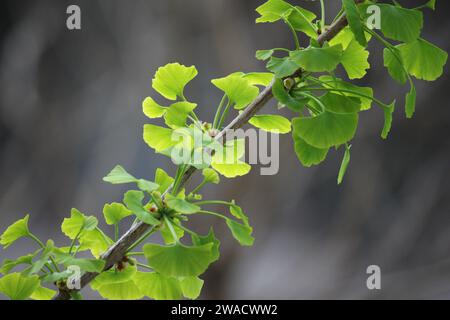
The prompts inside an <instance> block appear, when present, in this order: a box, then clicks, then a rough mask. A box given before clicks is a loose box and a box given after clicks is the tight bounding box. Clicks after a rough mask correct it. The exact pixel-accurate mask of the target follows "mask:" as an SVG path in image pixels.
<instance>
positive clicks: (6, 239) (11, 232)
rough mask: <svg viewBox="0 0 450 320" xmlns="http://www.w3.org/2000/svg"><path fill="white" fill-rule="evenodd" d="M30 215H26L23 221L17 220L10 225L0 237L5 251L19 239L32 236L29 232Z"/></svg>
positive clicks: (0, 242)
mask: <svg viewBox="0 0 450 320" xmlns="http://www.w3.org/2000/svg"><path fill="white" fill-rule="evenodd" d="M29 218H30V216H29V215H26V216H25V217H24V218H23V219H20V220H17V221H16V222H14V223H13V224H12V225H10V226H9V227H8V228H7V229H6V230H5V232H3V234H2V235H1V236H0V244H1V245H2V246H3V248H4V249H6V248H8V247H9V246H10V245H12V244H13V243H14V242H16V241H17V240H18V239H20V238H23V237H27V236H28V235H29V234H30V231H29V230H28V219H29Z"/></svg>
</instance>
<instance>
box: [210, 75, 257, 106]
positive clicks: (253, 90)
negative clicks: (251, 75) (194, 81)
mask: <svg viewBox="0 0 450 320" xmlns="http://www.w3.org/2000/svg"><path fill="white" fill-rule="evenodd" d="M211 82H212V83H213V84H214V85H215V86H216V87H217V88H219V89H220V90H222V91H223V92H225V94H226V95H227V97H228V99H229V100H230V102H231V103H233V104H234V105H235V108H236V109H243V108H245V107H246V106H247V105H248V104H249V103H250V102H252V101H253V100H254V99H255V98H256V96H258V94H259V89H258V88H257V87H255V86H254V85H252V84H250V81H249V80H247V79H245V78H243V77H242V76H240V75H237V74H231V75H229V76H227V77H225V78H220V79H213V80H211Z"/></svg>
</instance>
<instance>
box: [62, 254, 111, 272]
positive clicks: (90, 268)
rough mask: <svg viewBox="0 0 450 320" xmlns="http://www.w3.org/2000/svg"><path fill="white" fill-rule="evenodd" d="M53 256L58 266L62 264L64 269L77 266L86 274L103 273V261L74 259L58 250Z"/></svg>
mask: <svg viewBox="0 0 450 320" xmlns="http://www.w3.org/2000/svg"><path fill="white" fill-rule="evenodd" d="M53 255H54V256H55V259H56V261H57V262H58V264H62V265H64V266H66V267H68V266H78V267H80V268H81V270H83V271H87V272H97V273H100V272H102V271H103V268H104V267H105V261H103V260H97V259H79V258H74V257H72V256H71V255H70V254H67V253H64V252H62V251H60V250H58V249H55V250H54V251H53Z"/></svg>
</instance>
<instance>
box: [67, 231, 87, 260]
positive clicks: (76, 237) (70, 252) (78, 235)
mask: <svg viewBox="0 0 450 320" xmlns="http://www.w3.org/2000/svg"><path fill="white" fill-rule="evenodd" d="M83 228H84V225H83V226H81V228H80V230H79V231H78V233H77V235H76V236H75V238H73V240H72V243H71V244H70V248H69V254H72V250H73V247H74V246H75V242H76V241H77V240H78V238H79V237H80V234H81V232H83Z"/></svg>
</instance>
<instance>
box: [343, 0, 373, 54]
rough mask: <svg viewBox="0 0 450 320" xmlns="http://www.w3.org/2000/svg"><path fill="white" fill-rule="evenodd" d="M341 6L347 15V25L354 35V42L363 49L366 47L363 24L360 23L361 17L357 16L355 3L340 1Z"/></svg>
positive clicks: (348, 0) (349, 0)
mask: <svg viewBox="0 0 450 320" xmlns="http://www.w3.org/2000/svg"><path fill="white" fill-rule="evenodd" d="M342 4H343V6H344V9H345V13H346V15H347V21H348V24H349V26H350V29H351V30H352V32H353V34H354V35H355V39H356V41H358V43H359V44H360V45H361V46H363V47H365V46H367V41H366V37H365V35H364V28H363V23H362V22H361V16H360V14H359V11H358V7H357V6H356V4H355V1H354V0H342Z"/></svg>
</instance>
